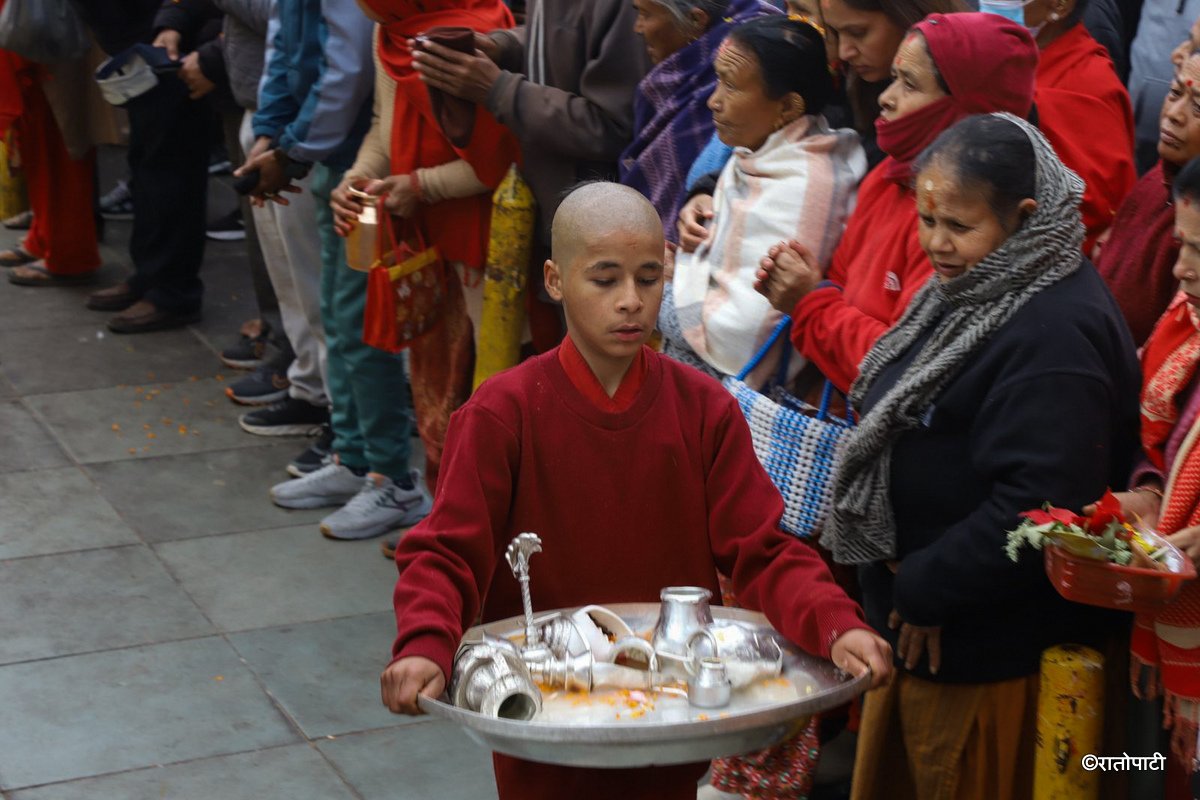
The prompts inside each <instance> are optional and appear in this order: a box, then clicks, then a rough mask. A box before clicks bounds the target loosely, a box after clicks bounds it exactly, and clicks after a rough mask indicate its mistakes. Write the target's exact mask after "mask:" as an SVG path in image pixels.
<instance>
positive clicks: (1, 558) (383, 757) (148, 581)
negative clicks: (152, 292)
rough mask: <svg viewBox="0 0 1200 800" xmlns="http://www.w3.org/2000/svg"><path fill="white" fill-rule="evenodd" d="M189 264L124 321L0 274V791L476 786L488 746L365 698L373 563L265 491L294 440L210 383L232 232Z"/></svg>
mask: <svg viewBox="0 0 1200 800" xmlns="http://www.w3.org/2000/svg"><path fill="white" fill-rule="evenodd" d="M112 163H113V159H112V158H111V157H110V158H109V159H108V161H107V162H106V164H108V167H106V170H107V171H110V172H111V171H112V169H111V167H112ZM109 177H110V178H111V176H109ZM110 182H111V181H110ZM226 199H227V198H226ZM218 200H220V197H219V196H218ZM128 236H129V225H128V223H118V224H111V223H110V225H109V230H108V234H107V242H106V244H105V246H104V249H103V255H104V261H105V264H106V266H105V268H104V274H103V278H104V280H103V281H102V282H103V283H104V284H107V283H110V282H115V281H117V280H119V278H120V277H121V276H123V275H124V274H125V273H126V271H127V270H128V269H129V259H128V252H127V250H126V243H127V241H128ZM16 240H17V237H16V236H15V235H11V234H8V232H3V231H0V247H7V246H9V245H10V244H12V243H15V242H16ZM203 278H204V280H205V282H206V284H207V287H208V289H207V296H206V301H205V317H204V320H203V321H202V322H201V323H199V324H197V325H195V326H192V327H190V328H188V329H185V330H180V331H171V332H165V333H155V334H149V335H141V336H135V337H120V336H115V335H112V334H109V333H108V332H107V330H106V329H105V328H104V325H103V322H104V319H105V315H103V314H98V313H96V312H92V311H87V310H85V309H84V308H83V300H84V296H85V295H86V293H87V290H86V289H82V288H78V289H74V288H73V289H63V288H54V289H46V288H40V289H32V288H20V287H16V286H12V285H11V284H9V283H8V282H7V281H6V280H0V796H2V797H3V798H4V800H82V799H83V798H89V800H95V799H96V798H99V799H100V800H152V799H154V800H157V799H158V798H178V799H180V800H209V799H212V800H241V799H242V798H245V799H246V800H251V798H253V800H263V799H264V798H272V799H273V798H280V800H285V799H286V800H308V799H309V798H311V799H312V800H341V798H360V799H363V800H375V799H376V798H379V799H380V800H383V799H384V798H388V799H389V800H394V799H395V798H438V799H439V800H454V799H455V798H462V799H463V800H475V799H476V798H489V797H494V796H495V792H494V789H493V788H492V785H491V770H490V760H489V757H488V755H487V753H485V752H484V751H483V750H482V749H480V748H479V747H478V746H476V745H474V744H473V743H471V742H470V741H468V740H466V739H465V737H464V736H463V735H462V734H461V733H460V732H458V731H457V730H456V729H454V728H451V727H449V726H447V725H445V724H443V723H440V722H434V721H430V720H428V719H427V718H426V719H422V720H420V721H411V720H407V719H403V718H398V717H394V716H392V715H390V714H388V713H387V712H386V710H384V709H383V708H382V707H381V706H380V705H379V701H378V695H379V689H378V673H379V670H380V668H381V666H382V664H383V663H384V662H385V661H386V657H387V652H388V646H389V643H390V638H391V632H392V630H393V623H392V621H391V612H390V605H391V604H390V592H391V587H392V582H393V579H394V569H393V567H392V565H391V564H390V563H389V562H387V561H386V560H385V559H383V558H382V557H381V556H380V554H379V550H378V544H377V542H376V541H369V542H361V543H342V542H332V541H328V540H326V539H324V538H322V537H321V536H320V535H319V533H318V532H317V528H316V521H317V519H319V517H320V515H321V513H322V512H289V511H284V510H281V509H278V508H275V507H274V506H272V505H271V503H270V502H269V500H268V499H267V489H268V487H269V486H270V485H271V484H272V483H274V482H276V481H279V480H283V479H285V478H286V477H287V476H286V475H285V473H284V472H283V467H284V466H285V465H286V463H287V461H288V460H289V459H290V458H291V457H293V456H294V455H295V454H296V453H298V452H299V451H300V450H301V449H302V448H303V446H304V441H303V440H299V439H282V440H272V439H267V438H260V437H255V436H251V435H249V434H246V433H243V432H242V431H241V430H240V429H239V428H238V426H237V422H236V417H237V414H238V409H236V408H235V407H234V406H233V405H232V404H230V403H229V402H228V401H227V400H226V399H225V396H224V393H223V390H224V387H225V386H226V385H227V384H228V383H229V382H230V381H231V380H233V379H234V378H235V377H236V373H232V372H231V371H230V370H228V369H224V368H223V367H222V366H221V365H220V362H219V361H218V360H217V352H218V351H219V350H220V349H221V348H222V347H224V346H225V345H226V344H228V342H229V340H230V338H231V336H233V335H235V334H236V330H237V327H238V325H239V324H240V323H241V322H242V320H243V319H246V318H248V317H250V316H253V297H252V294H251V289H250V282H249V279H248V278H247V276H246V260H245V256H244V249H243V245H242V244H241V243H212V242H210V243H209V247H208V250H207V254H206V257H205V265H204V271H203Z"/></svg>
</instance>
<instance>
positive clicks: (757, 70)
mask: <svg viewBox="0 0 1200 800" xmlns="http://www.w3.org/2000/svg"><path fill="white" fill-rule="evenodd" d="M713 69H715V70H716V73H717V88H716V89H714V90H713V93H712V94H711V95H710V96H709V98H708V107H709V109H710V110H711V111H712V112H713V123H714V125H715V126H716V128H717V136H718V137H719V138H720V139H721V141H722V142H724V143H725V144H727V145H729V146H730V147H748V148H750V149H751V150H757V149H758V148H759V147H761V146H762V145H763V142H765V141H766V140H767V137H768V136H770V135H771V133H772V132H773V131H775V130H777V129H778V128H780V127H782V126H783V125H784V124H785V123H786V122H788V121H790V120H788V119H787V115H788V114H787V112H788V109H789V108H790V107H794V106H795V100H796V95H795V94H789V95H786V96H784V97H782V98H780V99H778V100H773V99H771V98H770V97H769V96H768V95H767V85H766V82H765V81H764V80H763V74H762V66H761V65H760V64H759V62H758V58H757V57H756V56H755V55H754V53H752V52H750V51H749V50H747V49H745V48H743V47H742V46H741V45H740V44H739V43H738V42H736V41H735V40H733V39H726V40H725V42H724V43H723V44H722V45H721V49H720V50H718V51H717V58H716V61H714V62H713ZM802 105H803V104H802V103H801V113H803V110H802ZM793 116H795V115H793Z"/></svg>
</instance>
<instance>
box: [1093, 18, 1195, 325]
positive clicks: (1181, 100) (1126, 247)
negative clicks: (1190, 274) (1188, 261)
mask: <svg viewBox="0 0 1200 800" xmlns="http://www.w3.org/2000/svg"><path fill="white" fill-rule="evenodd" d="M1166 58H1167V56H1166V54H1163V59H1164V60H1166ZM1158 129H1159V140H1158V156H1159V160H1158V163H1157V164H1155V165H1154V167H1153V168H1151V169H1150V171H1149V172H1147V173H1146V174H1145V175H1143V176H1142V177H1141V178H1139V179H1138V182H1137V183H1136V184H1134V187H1133V191H1131V192H1130V193H1129V196H1128V197H1126V198H1125V202H1123V203H1122V204H1121V207H1120V208H1119V209H1117V217H1116V220H1115V221H1114V222H1113V226H1112V230H1111V232H1110V234H1109V236H1108V239H1107V240H1106V241H1105V242H1104V245H1103V246H1102V247H1101V248H1100V253H1099V255H1098V256H1097V257H1096V269H1098V270H1100V274H1101V275H1102V276H1103V277H1104V280H1105V282H1106V283H1107V284H1108V288H1109V289H1111V290H1112V293H1113V296H1114V297H1116V298H1117V303H1118V305H1120V306H1121V312H1122V313H1123V314H1124V315H1125V321H1126V322H1128V323H1129V330H1130V331H1132V333H1133V340H1134V342H1136V343H1137V344H1138V345H1139V346H1140V345H1141V344H1142V343H1143V342H1145V341H1146V339H1147V337H1149V336H1150V331H1152V330H1153V329H1154V324H1155V322H1156V321H1157V320H1158V318H1159V317H1160V316H1161V315H1162V313H1163V311H1165V310H1166V308H1167V306H1168V305H1169V304H1170V302H1171V298H1173V297H1174V296H1175V292H1176V290H1177V289H1178V287H1179V279H1178V278H1176V277H1175V276H1174V275H1172V274H1171V268H1172V267H1173V266H1174V264H1175V259H1176V258H1177V257H1178V256H1179V241H1178V240H1177V239H1176V238H1175V236H1174V233H1175V203H1174V202H1173V200H1172V198H1171V183H1172V181H1173V180H1174V179H1175V175H1176V174H1177V173H1178V172H1179V170H1180V169H1182V168H1183V165H1184V164H1187V163H1188V161H1189V160H1190V159H1192V158H1195V157H1196V156H1200V53H1193V52H1191V44H1190V42H1189V43H1188V46H1187V48H1186V49H1185V54H1183V55H1182V58H1181V59H1180V61H1179V63H1178V65H1177V70H1176V72H1175V78H1174V80H1172V82H1171V88H1170V89H1169V90H1168V91H1167V96H1166V97H1165V98H1163V105H1162V111H1161V113H1160V114H1159V120H1158Z"/></svg>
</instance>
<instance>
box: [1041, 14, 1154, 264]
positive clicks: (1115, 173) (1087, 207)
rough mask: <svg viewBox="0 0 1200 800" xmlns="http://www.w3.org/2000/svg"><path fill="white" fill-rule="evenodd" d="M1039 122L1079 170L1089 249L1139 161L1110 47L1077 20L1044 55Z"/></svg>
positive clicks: (1130, 185) (1112, 213) (1130, 115)
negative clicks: (1096, 38)
mask: <svg viewBox="0 0 1200 800" xmlns="http://www.w3.org/2000/svg"><path fill="white" fill-rule="evenodd" d="M1034 102H1035V104H1036V106H1037V114H1038V119H1037V122H1038V128H1040V129H1041V131H1042V133H1044V134H1046V138H1047V139H1049V140H1050V144H1051V145H1053V146H1054V150H1055V152H1057V153H1058V157H1059V158H1061V159H1062V162H1063V163H1064V164H1066V165H1067V166H1068V167H1070V168H1071V169H1072V170H1074V171H1075V172H1077V173H1078V174H1079V177H1080V178H1082V179H1083V182H1084V184H1085V185H1086V187H1087V188H1086V190H1085V191H1084V193H1083V203H1082V204H1081V206H1080V210H1081V211H1082V212H1083V224H1084V227H1086V228H1087V241H1086V242H1085V243H1084V252H1085V253H1090V252H1091V251H1092V245H1093V244H1094V243H1095V241H1096V237H1097V236H1098V235H1099V234H1101V233H1103V232H1104V230H1105V229H1106V228H1108V227H1109V226H1110V225H1112V223H1113V218H1114V217H1115V216H1116V214H1117V209H1118V208H1119V207H1120V206H1121V201H1123V200H1124V199H1125V195H1127V194H1129V191H1130V189H1132V188H1133V184H1134V182H1135V181H1136V180H1137V173H1136V172H1135V171H1134V166H1133V109H1132V107H1131V106H1130V103H1129V92H1127V91H1126V90H1125V86H1124V85H1123V84H1122V83H1121V79H1120V78H1118V77H1117V72H1116V70H1115V69H1114V68H1113V65H1112V60H1111V59H1110V58H1109V57H1108V52H1107V51H1106V50H1105V49H1104V48H1103V47H1102V46H1101V45H1100V44H1099V43H1097V42H1096V40H1095V39H1093V38H1092V35H1091V34H1090V33H1088V32H1087V29H1086V28H1084V27H1083V23H1080V24H1078V25H1076V26H1075V27H1073V28H1071V29H1070V30H1069V31H1067V32H1066V33H1064V34H1063V35H1062V36H1060V37H1058V38H1057V39H1055V40H1054V41H1053V42H1051V43H1050V44H1049V45H1047V47H1046V49H1044V50H1042V54H1041V60H1039V61H1038V70H1037V93H1036V94H1035V96H1034Z"/></svg>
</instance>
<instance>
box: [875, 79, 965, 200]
mask: <svg viewBox="0 0 1200 800" xmlns="http://www.w3.org/2000/svg"><path fill="white" fill-rule="evenodd" d="M965 116H967V113H966V112H965V111H963V110H962V109H961V108H959V106H958V103H957V102H955V100H954V98H953V97H952V96H950V95H947V96H945V97H939V98H938V99H937V100H934V101H933V102H932V103H930V104H929V105H927V106H922V107H921V108H918V109H917V110H916V111H912V112H910V113H908V114H905V115H904V116H902V117H898V118H896V119H893V120H890V121H889V120H886V119H884V118H883V117H879V118H877V119H876V120H875V137H876V142H877V143H878V144H879V149H880V150H882V151H883V152H885V153H887V154H888V155H889V156H891V157H892V161H893V163H892V164H891V165H890V166H889V169H888V172H887V177H888V178H889V179H891V180H894V181H896V182H897V183H908V182H909V181H910V180H911V179H912V162H913V161H914V160H915V159H916V157H917V156H919V155H920V154H921V151H922V150H924V149H925V148H926V147H928V146H929V145H931V144H933V140H934V139H936V138H937V137H938V135H939V134H940V133H941V132H942V131H944V130H946V129H947V128H949V127H950V126H951V125H953V124H954V123H956V122H958V121H959V120H960V119H962V118H963V117H965Z"/></svg>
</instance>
